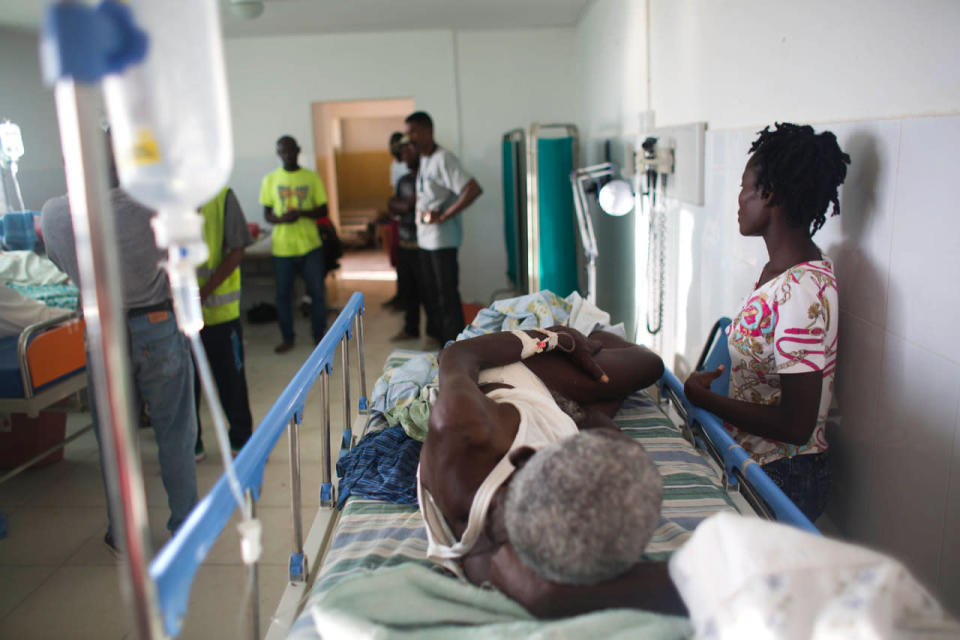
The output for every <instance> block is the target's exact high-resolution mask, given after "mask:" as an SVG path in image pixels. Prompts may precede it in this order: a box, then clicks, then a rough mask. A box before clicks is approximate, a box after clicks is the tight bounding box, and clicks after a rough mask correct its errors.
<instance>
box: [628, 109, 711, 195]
mask: <svg viewBox="0 0 960 640" xmlns="http://www.w3.org/2000/svg"><path fill="white" fill-rule="evenodd" d="M706 129H707V123H706V122H693V123H690V124H681V125H673V126H669V127H656V128H654V129H649V130H647V131H643V132H642V133H641V134H640V135H639V136H637V146H636V152H635V158H636V168H637V174H638V175H640V176H641V179H642V176H643V174H644V172H645V171H646V170H647V169H649V168H655V169H656V170H657V172H658V173H661V174H662V173H667V174H669V175H670V179H669V180H668V181H667V184H666V189H665V192H664V194H663V197H664V198H666V199H670V200H680V201H682V202H685V203H687V204H692V205H696V206H703V164H704V134H705V132H706ZM651 138H653V139H655V147H656V151H657V158H656V159H655V161H653V162H650V160H651V159H650V158H647V159H646V160H647V161H646V162H645V152H646V151H647V150H648V148H649V147H650V142H649V141H650V139H651ZM645 144H646V147H644V145H645ZM669 153H672V155H673V162H672V166H671V167H670V168H672V171H668V170H666V169H667V168H668V167H666V166H665V164H664V163H663V160H664V158H665V157H667V156H668V155H669ZM646 155H649V154H646Z"/></svg>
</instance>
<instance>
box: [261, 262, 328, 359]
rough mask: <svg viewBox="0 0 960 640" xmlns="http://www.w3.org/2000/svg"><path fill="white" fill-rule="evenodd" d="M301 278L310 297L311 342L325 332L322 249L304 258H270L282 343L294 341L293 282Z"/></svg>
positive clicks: (325, 311)
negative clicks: (271, 259)
mask: <svg viewBox="0 0 960 640" xmlns="http://www.w3.org/2000/svg"><path fill="white" fill-rule="evenodd" d="M298 273H299V274H300V277H302V278H303V283H304V284H305V285H306V287H307V295H309V296H310V315H311V321H312V328H313V340H314V342H316V341H318V340H320V338H322V337H323V334H324V332H325V331H326V330H327V305H326V298H325V295H326V294H325V291H324V287H323V276H324V271H323V249H320V248H318V249H314V250H313V251H311V252H310V253H308V254H306V255H304V256H294V257H292V258H281V257H278V256H273V277H274V279H275V280H276V284H277V292H276V298H277V321H278V322H279V323H280V334H281V335H282V336H283V341H284V342H293V279H294V278H295V277H296V275H297V274H298Z"/></svg>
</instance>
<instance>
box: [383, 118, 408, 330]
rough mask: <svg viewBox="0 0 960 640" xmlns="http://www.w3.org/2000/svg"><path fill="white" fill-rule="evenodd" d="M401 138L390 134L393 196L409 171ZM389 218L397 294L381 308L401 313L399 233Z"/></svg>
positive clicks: (396, 132) (395, 133) (395, 132)
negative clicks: (404, 158) (401, 151)
mask: <svg viewBox="0 0 960 640" xmlns="http://www.w3.org/2000/svg"><path fill="white" fill-rule="evenodd" d="M401 138H403V134H402V133H400V132H399V131H394V132H393V133H392V134H390V155H392V156H393V162H391V163H390V190H391V191H393V194H394V195H396V194H397V182H399V180H400V178H402V177H403V176H405V175H407V172H408V171H409V169H408V168H407V164H406V163H405V162H404V161H403V158H402V157H401V156H400V140H401ZM388 208H389V205H388ZM390 213H391V214H393V211H392V210H391V211H390ZM390 218H391V219H390V242H391V247H390V264H391V265H392V266H393V267H394V269H395V270H396V272H397V292H396V293H395V294H394V295H393V297H392V298H390V299H389V300H387V301H386V302H384V303H383V307H384V308H385V309H392V310H394V311H402V310H403V301H402V300H401V297H402V296H401V292H400V265H399V264H398V261H399V258H398V257H397V253H398V252H399V240H398V236H399V233H400V231H399V229H398V228H397V221H396V215H391V217H390Z"/></svg>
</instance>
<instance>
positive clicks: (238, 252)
mask: <svg viewBox="0 0 960 640" xmlns="http://www.w3.org/2000/svg"><path fill="white" fill-rule="evenodd" d="M243 253H244V248H243V247H238V248H236V249H233V250H232V251H230V253H228V254H227V255H226V257H225V258H224V259H223V262H221V263H220V266H218V267H217V268H216V270H214V272H213V274H211V276H210V279H209V280H207V283H206V284H205V285H203V286H202V287H200V300H201V301H203V300H206V299H207V298H208V297H209V296H210V294H211V293H213V291H214V290H215V289H216V288H217V287H219V286H220V284H221V283H222V282H223V281H224V280H226V279H227V277H229V275H230V274H231V273H233V270H234V269H236V268H237V267H239V266H240V261H241V260H243Z"/></svg>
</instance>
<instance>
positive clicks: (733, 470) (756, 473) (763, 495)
mask: <svg viewBox="0 0 960 640" xmlns="http://www.w3.org/2000/svg"><path fill="white" fill-rule="evenodd" d="M729 325H730V319H729V318H721V319H720V320H718V321H717V323H716V324H715V325H714V326H713V329H712V330H711V332H710V337H709V338H708V339H707V343H706V345H705V346H704V350H703V353H702V354H701V355H700V359H699V361H698V362H697V370H701V369H705V370H713V369H716V368H717V367H718V366H720V365H723V366H724V367H725V370H724V373H723V376H721V378H718V379H717V380H715V381H714V382H713V383H712V384H711V390H712V391H713V392H715V393H719V394H721V395H727V388H728V384H729V379H730V353H729V351H728V349H727V335H726V328H727V326H729ZM659 384H660V389H661V393H662V395H664V396H666V397H668V398H670V400H671V401H673V403H674V405H675V406H676V408H677V412H678V413H679V414H680V416H681V417H682V418H683V419H684V420H685V421H686V423H687V425H689V426H690V428H691V429H692V430H693V432H694V434H695V437H696V438H697V441H698V442H697V444H698V446H700V448H702V449H705V450H706V451H708V452H709V453H710V454H711V455H712V456H713V457H714V458H715V459H716V460H717V462H718V463H719V464H721V465H722V467H723V470H724V479H725V481H726V483H727V485H728V486H729V487H730V488H737V489H740V490H741V492H742V493H743V495H744V497H745V498H746V499H747V501H748V502H750V503H751V505H752V506H754V508H757V509H759V510H760V511H761V512H763V513H765V515H768V516H771V517H773V518H775V519H776V520H778V521H780V522H785V523H787V524H792V525H794V526H796V527H799V528H801V529H803V530H805V531H810V532H813V533H820V532H819V530H818V529H817V528H816V527H815V526H814V525H813V523H812V522H810V519H809V518H807V517H806V516H805V515H803V512H802V511H800V509H799V508H797V505H795V504H794V503H793V502H792V501H791V500H790V498H788V497H787V496H786V494H784V493H783V491H782V490H781V489H780V487H778V486H777V485H776V483H775V482H774V481H773V480H771V479H770V476H768V475H767V474H766V473H765V472H764V471H763V469H761V468H760V465H758V464H757V463H756V462H755V461H754V460H753V459H752V458H751V457H750V454H748V453H747V452H746V451H745V450H744V449H743V447H741V446H740V445H739V444H737V443H736V442H735V441H734V439H733V438H732V437H730V434H729V433H727V430H726V429H724V428H723V423H722V422H721V421H720V419H719V418H718V417H717V416H715V415H713V414H712V413H710V412H709V411H706V410H704V409H701V408H700V407H696V406H694V405H692V404H690V401H689V400H688V399H687V396H686V394H684V392H683V383H682V382H680V380H679V379H678V378H677V376H675V375H674V374H673V373H672V372H671V371H670V370H669V369H666V370H664V372H663V377H662V378H660V383H659ZM758 499H759V500H758ZM761 501H762V502H761Z"/></svg>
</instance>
